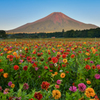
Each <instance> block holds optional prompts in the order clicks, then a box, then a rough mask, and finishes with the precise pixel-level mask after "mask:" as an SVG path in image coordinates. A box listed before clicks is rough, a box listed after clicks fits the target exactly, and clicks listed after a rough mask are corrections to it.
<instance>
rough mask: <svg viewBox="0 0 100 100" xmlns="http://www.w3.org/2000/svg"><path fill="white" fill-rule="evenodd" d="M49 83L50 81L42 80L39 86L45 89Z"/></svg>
mask: <svg viewBox="0 0 100 100" xmlns="http://www.w3.org/2000/svg"><path fill="white" fill-rule="evenodd" d="M49 85H50V83H48V82H44V81H43V82H42V85H41V87H42V89H46V90H47V89H48V88H49Z"/></svg>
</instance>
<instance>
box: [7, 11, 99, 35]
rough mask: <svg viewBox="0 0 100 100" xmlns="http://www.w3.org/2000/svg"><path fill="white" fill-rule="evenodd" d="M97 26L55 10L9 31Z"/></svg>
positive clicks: (28, 31) (55, 30)
mask: <svg viewBox="0 0 100 100" xmlns="http://www.w3.org/2000/svg"><path fill="white" fill-rule="evenodd" d="M90 28H97V26H95V25H92V24H85V23H82V22H79V21H77V20H74V19H72V18H70V17H68V16H66V15H65V14H63V13H61V12H54V13H51V14H50V15H48V16H46V17H44V18H42V19H39V20H37V21H35V22H32V23H27V24H25V25H22V26H20V27H18V28H16V29H13V30H9V31H8V32H24V33H26V32H27V33H32V32H58V31H59V32H61V31H62V29H64V30H65V31H67V30H71V29H73V30H83V29H90Z"/></svg>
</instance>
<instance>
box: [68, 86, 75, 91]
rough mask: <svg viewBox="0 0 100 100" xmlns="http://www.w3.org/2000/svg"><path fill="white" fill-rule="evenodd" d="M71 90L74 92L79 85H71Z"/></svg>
mask: <svg viewBox="0 0 100 100" xmlns="http://www.w3.org/2000/svg"><path fill="white" fill-rule="evenodd" d="M69 90H70V91H72V92H75V91H77V87H76V86H70V88H69Z"/></svg>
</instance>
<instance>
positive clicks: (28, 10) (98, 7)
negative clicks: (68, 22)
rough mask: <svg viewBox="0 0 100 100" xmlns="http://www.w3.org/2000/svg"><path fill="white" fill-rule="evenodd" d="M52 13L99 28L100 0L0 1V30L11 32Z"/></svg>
mask: <svg viewBox="0 0 100 100" xmlns="http://www.w3.org/2000/svg"><path fill="white" fill-rule="evenodd" d="M52 12H62V13H64V14H65V15H67V16H69V17H71V18H73V19H75V20H78V21H81V22H84V23H86V24H94V25H97V26H98V27H100V0H0V30H11V29H14V28H17V27H19V26H21V25H24V24H26V23H31V22H34V21H36V20H38V19H41V18H43V17H45V16H47V15H49V14H51V13H52Z"/></svg>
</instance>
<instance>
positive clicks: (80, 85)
mask: <svg viewBox="0 0 100 100" xmlns="http://www.w3.org/2000/svg"><path fill="white" fill-rule="evenodd" d="M78 89H79V90H80V91H81V92H84V91H85V89H86V85H85V84H84V83H79V84H78Z"/></svg>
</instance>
